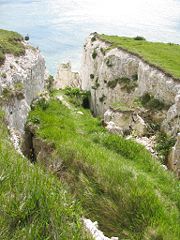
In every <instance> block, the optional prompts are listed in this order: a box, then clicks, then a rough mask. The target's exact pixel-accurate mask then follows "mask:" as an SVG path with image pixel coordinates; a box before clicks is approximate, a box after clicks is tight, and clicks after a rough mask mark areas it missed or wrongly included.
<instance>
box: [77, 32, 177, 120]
mask: <svg viewBox="0 0 180 240" xmlns="http://www.w3.org/2000/svg"><path fill="white" fill-rule="evenodd" d="M92 39H93V40H92ZM81 77H82V88H83V89H85V90H90V91H91V94H92V103H91V108H92V110H93V111H94V113H95V114H96V115H101V116H103V114H104V112H105V111H106V110H107V109H108V108H109V106H111V105H112V104H113V103H116V102H119V101H120V102H123V103H125V104H127V103H128V104H130V103H131V102H133V100H134V99H135V98H137V97H139V96H142V95H143V94H144V93H147V92H148V93H149V94H151V95H152V96H154V97H155V98H157V99H159V100H160V101H163V102H164V103H165V104H166V105H173V104H174V98H175V96H176V95H177V93H178V90H179V89H180V82H176V81H175V80H174V79H172V78H171V77H169V76H167V75H166V74H165V73H164V72H162V71H160V70H158V69H156V68H155V67H153V66H151V65H150V64H148V63H146V62H144V61H143V60H142V59H141V58H139V57H137V56H136V55H133V54H130V53H129V52H127V51H125V50H123V49H118V48H113V49H112V48H111V47H110V45H109V44H108V43H106V42H103V41H101V40H100V39H99V38H98V37H97V35H96V34H95V35H94V34H92V35H90V37H89V38H88V39H87V41H86V44H85V47H84V53H83V63H82V68H81Z"/></svg>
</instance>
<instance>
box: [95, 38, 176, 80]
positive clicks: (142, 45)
mask: <svg viewBox="0 0 180 240" xmlns="http://www.w3.org/2000/svg"><path fill="white" fill-rule="evenodd" d="M97 37H98V38H99V39H101V40H103V41H106V42H108V43H110V47H109V49H112V48H118V47H119V48H122V49H125V50H127V51H129V52H130V53H132V54H136V55H138V56H140V57H141V58H142V59H144V60H145V61H147V62H148V63H149V64H152V65H153V66H156V67H158V68H160V69H161V70H162V71H164V72H165V73H167V74H169V75H170V76H172V77H174V78H176V79H180V68H179V62H180V45H178V44H173V43H160V42H148V41H146V40H141V38H140V39H139V38H129V37H119V36H108V35H103V34H102V35H100V34H98V35H97ZM136 39H137V40H136ZM107 50H108V49H107Z"/></svg>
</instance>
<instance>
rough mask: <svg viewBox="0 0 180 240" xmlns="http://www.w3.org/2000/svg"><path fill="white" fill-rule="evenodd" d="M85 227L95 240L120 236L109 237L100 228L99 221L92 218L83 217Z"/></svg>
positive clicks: (111, 239)
mask: <svg viewBox="0 0 180 240" xmlns="http://www.w3.org/2000/svg"><path fill="white" fill-rule="evenodd" d="M82 220H83V224H84V226H85V228H86V229H87V230H88V231H89V232H90V233H91V235H92V237H93V238H94V239H95V240H118V237H112V238H108V237H106V236H104V234H103V232H101V231H100V230H99V229H98V223H97V222H92V221H91V220H90V219H86V218H83V219H82Z"/></svg>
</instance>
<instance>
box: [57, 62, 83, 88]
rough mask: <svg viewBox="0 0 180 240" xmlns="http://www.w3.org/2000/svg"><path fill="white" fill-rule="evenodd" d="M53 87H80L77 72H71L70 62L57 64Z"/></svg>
mask: <svg viewBox="0 0 180 240" xmlns="http://www.w3.org/2000/svg"><path fill="white" fill-rule="evenodd" d="M54 87H55V88H57V89H63V88H65V87H80V76H79V73H78V72H72V70H71V63H70V62H68V63H66V64H60V65H59V67H58V71H57V75H56V79H55V82H54Z"/></svg>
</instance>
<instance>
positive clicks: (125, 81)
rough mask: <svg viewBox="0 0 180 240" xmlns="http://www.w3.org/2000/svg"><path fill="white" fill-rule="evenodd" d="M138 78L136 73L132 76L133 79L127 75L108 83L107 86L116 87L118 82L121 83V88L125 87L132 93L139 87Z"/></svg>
mask: <svg viewBox="0 0 180 240" xmlns="http://www.w3.org/2000/svg"><path fill="white" fill-rule="evenodd" d="M136 81H137V78H136V77H135V75H133V76H132V79H130V78H127V77H122V78H116V79H114V80H112V81H109V82H108V83H107V86H108V87H110V88H112V89H113V88H115V87H116V86H117V84H121V89H125V90H126V91H127V92H128V93H131V91H133V90H134V89H135V88H136V87H137V83H136Z"/></svg>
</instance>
